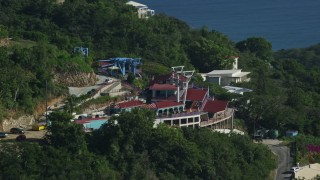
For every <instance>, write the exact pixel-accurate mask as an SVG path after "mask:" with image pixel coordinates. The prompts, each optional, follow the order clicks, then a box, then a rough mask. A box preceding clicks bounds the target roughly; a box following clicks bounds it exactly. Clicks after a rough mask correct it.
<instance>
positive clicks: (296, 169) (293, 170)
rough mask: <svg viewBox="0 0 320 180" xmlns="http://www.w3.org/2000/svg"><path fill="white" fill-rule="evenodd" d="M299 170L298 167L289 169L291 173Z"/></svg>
mask: <svg viewBox="0 0 320 180" xmlns="http://www.w3.org/2000/svg"><path fill="white" fill-rule="evenodd" d="M299 170H300V168H299V167H291V168H290V170H289V171H290V172H292V173H296V172H298V171H299Z"/></svg>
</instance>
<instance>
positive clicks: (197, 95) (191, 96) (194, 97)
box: [187, 89, 209, 101]
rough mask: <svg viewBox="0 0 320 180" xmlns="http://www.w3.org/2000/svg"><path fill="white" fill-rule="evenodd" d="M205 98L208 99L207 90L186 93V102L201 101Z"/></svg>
mask: <svg viewBox="0 0 320 180" xmlns="http://www.w3.org/2000/svg"><path fill="white" fill-rule="evenodd" d="M206 97H209V91H208V90H207V89H188V91H187V101H203V100H204V99H205V98H206Z"/></svg>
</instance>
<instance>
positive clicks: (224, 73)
mask: <svg viewBox="0 0 320 180" xmlns="http://www.w3.org/2000/svg"><path fill="white" fill-rule="evenodd" d="M248 74H250V72H242V70H241V69H232V70H213V71H211V72H209V73H207V74H205V79H206V81H207V82H211V83H217V84H219V85H221V86H227V85H229V84H230V83H231V82H234V83H239V82H246V81H250V78H249V77H248Z"/></svg>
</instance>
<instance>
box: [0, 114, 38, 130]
mask: <svg viewBox="0 0 320 180" xmlns="http://www.w3.org/2000/svg"><path fill="white" fill-rule="evenodd" d="M34 123H35V118H34V116H32V115H24V116H20V117H19V118H15V119H13V118H12V117H11V118H8V119H4V120H3V121H2V123H1V125H2V127H1V129H0V130H1V131H4V132H9V131H10V128H12V127H20V128H26V129H28V127H30V126H32V124H34Z"/></svg>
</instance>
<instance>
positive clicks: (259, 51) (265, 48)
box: [236, 37, 273, 61]
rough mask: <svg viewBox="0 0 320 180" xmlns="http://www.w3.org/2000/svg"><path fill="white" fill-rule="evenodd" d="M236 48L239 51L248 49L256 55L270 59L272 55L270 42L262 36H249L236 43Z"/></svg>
mask: <svg viewBox="0 0 320 180" xmlns="http://www.w3.org/2000/svg"><path fill="white" fill-rule="evenodd" d="M236 48H237V49H239V51H240V52H246V51H249V52H251V53H254V54H255V55H256V56H257V57H259V58H261V59H263V60H266V61H270V60H272V59H273V57H272V44H271V43H270V42H268V41H267V40H265V39H264V38H259V37H251V38H248V39H246V40H243V41H240V42H238V43H236Z"/></svg>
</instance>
